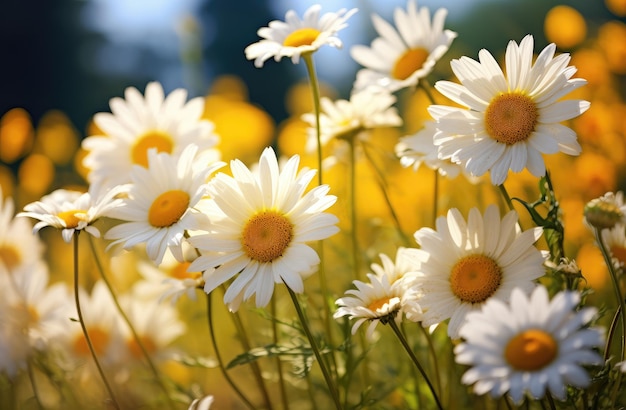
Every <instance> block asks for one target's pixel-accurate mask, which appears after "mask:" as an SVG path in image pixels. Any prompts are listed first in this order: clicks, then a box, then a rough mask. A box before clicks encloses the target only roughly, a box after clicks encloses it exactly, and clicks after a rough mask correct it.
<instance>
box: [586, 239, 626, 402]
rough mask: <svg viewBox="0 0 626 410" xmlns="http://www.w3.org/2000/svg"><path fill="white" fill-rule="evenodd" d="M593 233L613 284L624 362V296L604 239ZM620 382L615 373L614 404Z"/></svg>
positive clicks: (619, 373) (625, 356)
mask: <svg viewBox="0 0 626 410" xmlns="http://www.w3.org/2000/svg"><path fill="white" fill-rule="evenodd" d="M594 233H595V236H596V242H598V246H599V247H600V251H601V252H602V256H603V257H604V263H605V264H606V266H607V268H608V269H609V276H611V282H612V283H613V290H614V291H615V298H616V299H617V305H618V306H619V310H620V318H621V325H622V334H621V338H620V341H621V343H620V361H624V359H626V315H625V314H624V312H626V306H625V303H624V296H623V295H622V290H621V289H620V285H619V279H618V278H617V272H615V267H614V266H613V260H612V258H611V255H610V253H609V251H608V249H607V248H606V244H605V243H604V239H603V238H602V232H601V230H600V229H598V228H595V229H594ZM621 382H622V372H617V381H616V383H615V388H614V389H613V393H612V395H611V399H612V401H613V403H614V404H615V401H616V399H617V394H618V392H619V388H620V386H621Z"/></svg>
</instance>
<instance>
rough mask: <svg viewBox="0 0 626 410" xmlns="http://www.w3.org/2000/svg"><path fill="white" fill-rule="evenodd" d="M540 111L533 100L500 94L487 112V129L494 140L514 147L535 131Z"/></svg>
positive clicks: (518, 94)
mask: <svg viewBox="0 0 626 410" xmlns="http://www.w3.org/2000/svg"><path fill="white" fill-rule="evenodd" d="M538 119H539V111H538V110H537V105H536V104H535V103H534V101H533V100H532V98H530V97H528V96H526V95H523V94H520V93H505V94H500V95H498V96H497V97H495V98H494V99H492V100H491V102H490V103H489V106H488V107H487V111H485V129H486V130H487V134H489V136H490V137H491V138H493V139H494V140H496V141H498V142H501V143H503V144H507V145H513V144H516V143H518V142H521V141H525V140H527V139H528V138H529V137H530V136H531V134H532V133H533V132H534V131H535V127H536V126H537V120H538Z"/></svg>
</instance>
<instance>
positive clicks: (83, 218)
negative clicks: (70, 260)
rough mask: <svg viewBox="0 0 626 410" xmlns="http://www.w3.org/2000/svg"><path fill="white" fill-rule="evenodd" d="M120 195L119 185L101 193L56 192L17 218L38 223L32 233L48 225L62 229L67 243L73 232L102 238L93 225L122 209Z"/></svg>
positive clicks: (28, 208) (26, 207)
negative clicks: (27, 218)
mask: <svg viewBox="0 0 626 410" xmlns="http://www.w3.org/2000/svg"><path fill="white" fill-rule="evenodd" d="M94 189H95V188H94ZM120 193H122V187H120V186H117V187H114V188H112V189H110V190H107V191H100V192H96V191H88V192H80V191H72V190H67V189H57V190H56V191H53V192H52V193H50V194H48V195H46V196H44V197H43V198H41V200H40V201H36V202H33V203H30V204H28V205H26V206H25V207H24V212H20V213H19V214H17V216H20V217H30V218H33V219H37V220H39V222H37V223H36V224H35V226H34V227H33V233H37V232H39V230H40V229H42V228H44V227H46V226H51V227H53V228H57V229H61V235H62V236H63V240H64V241H65V242H67V243H69V242H70V241H71V240H72V237H73V236H74V233H77V232H80V231H86V232H87V233H89V234H90V235H93V236H95V237H96V238H99V237H100V230H99V229H98V228H97V227H95V226H94V225H93V224H94V223H95V222H96V221H97V220H98V219H99V218H100V217H102V216H106V214H107V213H108V212H109V211H111V210H112V209H115V208H116V207H118V206H121V204H122V201H121V200H120V199H119V198H117V196H118V195H119V194H120Z"/></svg>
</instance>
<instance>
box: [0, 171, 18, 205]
mask: <svg viewBox="0 0 626 410" xmlns="http://www.w3.org/2000/svg"><path fill="white" fill-rule="evenodd" d="M14 187H15V177H14V176H13V171H11V169H10V168H9V167H7V166H5V165H2V164H0V189H2V195H3V196H4V197H5V198H7V197H13V196H14V192H13V191H14Z"/></svg>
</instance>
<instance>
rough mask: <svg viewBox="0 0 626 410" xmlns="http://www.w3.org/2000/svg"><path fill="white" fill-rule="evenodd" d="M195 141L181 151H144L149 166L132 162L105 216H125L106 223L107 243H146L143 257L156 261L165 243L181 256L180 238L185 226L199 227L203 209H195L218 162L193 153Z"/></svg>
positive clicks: (201, 226)
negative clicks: (118, 201) (119, 201)
mask: <svg viewBox="0 0 626 410" xmlns="http://www.w3.org/2000/svg"><path fill="white" fill-rule="evenodd" d="M197 152H198V147H197V146H196V145H195V144H191V145H189V146H187V147H186V148H185V150H184V151H183V152H182V153H181V154H180V156H178V157H176V156H172V155H170V154H168V153H165V152H161V153H157V151H156V150H154V149H151V150H150V151H149V152H148V168H144V167H141V166H135V167H133V169H132V172H131V173H130V176H129V177H130V179H131V181H132V183H130V184H128V185H127V186H126V187H127V193H128V196H127V198H124V202H123V205H122V206H119V207H116V208H114V209H112V210H111V211H110V212H109V213H108V216H110V217H113V218H117V219H120V220H122V221H127V222H125V223H121V224H119V225H117V226H114V227H113V228H111V229H109V231H108V232H107V233H106V235H105V238H106V239H110V240H113V242H112V243H111V244H109V248H110V247H112V246H114V245H116V244H118V243H123V246H124V248H125V249H130V248H132V247H133V246H135V245H137V244H140V243H145V244H146V252H147V254H148V257H149V258H150V259H152V260H153V261H154V262H155V263H156V264H157V265H158V264H160V263H161V261H162V260H163V255H165V251H166V250H167V249H169V250H170V251H171V252H172V254H173V255H174V256H175V257H176V259H178V260H179V261H183V260H184V259H183V251H182V242H183V236H184V234H185V232H186V231H189V230H197V229H200V228H203V227H204V225H205V224H206V223H207V222H208V219H207V217H206V215H204V214H203V213H201V212H200V211H198V210H197V209H195V206H196V205H197V204H198V202H200V200H201V199H202V197H203V196H204V195H205V193H206V187H207V185H206V182H207V178H208V177H209V175H210V174H212V173H213V172H214V171H215V170H216V169H218V168H220V167H222V166H223V165H224V164H223V163H221V162H216V163H210V161H209V160H208V156H207V155H199V156H196V154H197Z"/></svg>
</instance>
